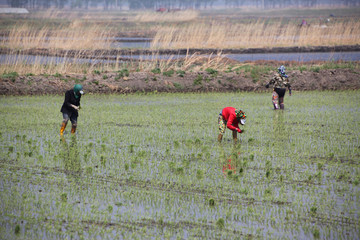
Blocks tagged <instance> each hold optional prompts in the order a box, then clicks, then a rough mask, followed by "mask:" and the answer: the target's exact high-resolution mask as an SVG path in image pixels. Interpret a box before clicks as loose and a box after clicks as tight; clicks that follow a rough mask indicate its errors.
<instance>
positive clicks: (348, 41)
mask: <svg viewBox="0 0 360 240" xmlns="http://www.w3.org/2000/svg"><path fill="white" fill-rule="evenodd" d="M359 43H360V22H359V21H355V20H353V21H350V22H347V23H343V22H336V23H333V24H328V25H327V26H326V25H322V26H320V25H311V26H305V27H300V26H299V25H295V24H293V23H289V24H286V25H282V24H281V23H280V22H278V23H275V24H266V23H265V22H264V21H263V20H258V21H257V22H255V23H252V24H229V23H221V22H220V23H219V22H210V23H192V24H190V25H187V26H185V27H181V28H178V27H177V26H175V25H173V26H170V27H169V26H164V27H161V28H160V29H159V30H158V32H157V34H156V36H155V37H154V39H153V41H152V43H151V47H152V48H153V49H161V48H162V49H164V48H175V49H176V48H219V49H225V48H259V47H289V46H322V45H325V46H333V45H355V44H359Z"/></svg>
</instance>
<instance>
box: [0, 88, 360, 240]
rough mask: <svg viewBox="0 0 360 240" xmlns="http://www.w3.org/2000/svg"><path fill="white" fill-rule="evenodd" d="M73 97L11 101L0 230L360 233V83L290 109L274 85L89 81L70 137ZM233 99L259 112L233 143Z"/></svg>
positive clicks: (299, 100)
mask: <svg viewBox="0 0 360 240" xmlns="http://www.w3.org/2000/svg"><path fill="white" fill-rule="evenodd" d="M62 101H63V99H62V96H57V95H54V96H51V95H47V96H23V97H18V96H13V97H3V98H2V101H0V120H1V121H0V129H1V135H0V141H1V147H0V152H1V154H0V156H1V157H0V165H1V167H0V174H1V176H2V177H1V179H0V186H1V191H0V199H1V201H0V209H1V211H0V216H1V219H3V221H1V222H0V228H1V231H0V238H7V239H9V238H19V237H20V238H26V237H28V236H29V237H31V238H34V239H37V238H41V237H42V236H43V233H46V234H47V236H48V237H49V238H57V237H58V236H59V235H61V236H63V237H64V238H66V237H67V238H71V237H72V236H74V235H76V236H79V238H81V236H83V237H85V236H86V237H87V238H97V237H101V238H103V239H112V238H126V239H128V238H146V237H147V236H152V237H153V238H166V237H169V238H176V237H177V236H179V235H181V236H184V238H186V237H187V238H226V239H234V238H236V237H238V236H248V237H254V238H264V236H266V237H269V238H279V237H280V238H331V237H333V238H342V237H344V236H347V238H353V239H356V238H358V237H359V233H358V227H357V226H358V215H359V209H358V206H357V205H358V204H357V199H358V195H359V177H358V176H359V173H360V169H359V167H358V161H359V154H360V152H359V151H360V150H359V149H360V148H359V139H358V136H360V134H359V129H360V128H359V122H358V120H357V119H359V117H360V116H359V112H360V111H357V110H358V108H359V104H358V103H359V102H360V101H359V92H358V91H334V92H327V91H324V92H294V95H293V96H292V97H291V98H290V97H288V98H287V99H286V104H287V105H286V109H285V111H283V112H275V111H273V110H272V109H271V103H270V101H271V97H270V98H269V94H268V93H204V94H180V93H179V94H158V93H153V94H141V93H139V94H132V95H97V94H91V95H90V94H89V95H86V96H85V97H84V99H82V107H83V109H82V112H81V113H80V116H79V119H78V131H77V134H76V138H71V137H70V134H65V135H64V138H65V141H66V142H65V143H63V142H61V141H59V140H60V137H59V136H58V132H59V129H58V128H59V121H61V114H60V113H59V108H60V106H61V103H62ZM228 104H231V105H234V106H241V107H242V108H243V109H244V110H245V111H246V113H247V116H248V121H247V122H246V125H245V126H244V127H245V128H246V132H245V133H244V134H241V135H239V144H237V145H235V146H234V145H233V144H232V141H231V140H232V139H231V137H232V136H231V133H230V132H229V131H227V132H225V135H224V142H223V144H218V142H217V139H216V136H217V131H218V129H217V124H216V120H217V115H218V110H219V109H221V108H222V107H224V106H226V105H228ZM334 112H336V113H337V114H334ZM122 113H126V114H122ZM14 116H17V117H14ZM38 116H47V118H46V121H45V123H44V119H43V118H39V117H38ZM139 116H141V117H139ZM7 119H12V121H8V120H7ZM339 122H341V124H339ZM250 139H252V140H250ZM229 158H231V165H232V168H231V169H230V170H229V171H226V172H225V173H224V172H223V167H224V164H228V163H229V162H228V159H229ZM267 173H268V175H267ZM21 221H24V222H23V223H21V224H20V222H21ZM10 223H11V224H10ZM294 223H295V224H294ZM16 224H18V225H19V228H20V229H19V231H18V233H15V230H14V227H16ZM25 229H26V230H25ZM38 229H39V230H40V231H39V230H38ZM159 229H161V230H159ZM25 234H26V236H25Z"/></svg>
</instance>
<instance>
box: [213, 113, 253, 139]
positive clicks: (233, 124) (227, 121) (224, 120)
mask: <svg viewBox="0 0 360 240" xmlns="http://www.w3.org/2000/svg"><path fill="white" fill-rule="evenodd" d="M245 121H246V114H245V112H243V111H242V110H240V109H235V108H233V107H226V108H224V109H223V110H221V112H220V115H219V118H218V123H219V136H218V141H219V142H221V140H222V137H223V135H224V133H225V129H226V127H227V128H228V129H230V130H231V131H233V139H234V143H237V133H238V132H239V133H243V132H244V130H241V129H240V128H239V123H240V124H241V125H244V124H245Z"/></svg>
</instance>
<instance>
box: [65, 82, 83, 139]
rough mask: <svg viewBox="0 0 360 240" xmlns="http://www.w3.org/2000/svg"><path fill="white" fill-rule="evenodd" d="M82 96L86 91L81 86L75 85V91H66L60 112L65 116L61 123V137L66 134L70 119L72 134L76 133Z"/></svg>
mask: <svg viewBox="0 0 360 240" xmlns="http://www.w3.org/2000/svg"><path fill="white" fill-rule="evenodd" d="M82 94H84V91H83V87H82V86H81V85H80V84H75V86H74V88H73V89H71V90H68V91H66V93H65V100H64V103H63V105H62V107H61V110H60V112H62V114H63V121H62V123H61V129H60V135H61V136H62V135H63V134H64V130H65V128H66V125H67V123H68V121H69V119H70V121H71V133H75V131H76V126H77V118H78V116H79V113H78V111H79V109H80V99H81V95H82Z"/></svg>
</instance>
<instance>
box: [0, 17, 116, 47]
mask: <svg viewBox="0 0 360 240" xmlns="http://www.w3.org/2000/svg"><path fill="white" fill-rule="evenodd" d="M110 34H111V30H110V29H109V28H106V27H100V26H98V25H92V26H91V27H85V26H83V24H82V22H81V21H79V20H74V21H73V22H72V23H71V24H70V25H68V26H58V27H57V28H56V29H55V30H54V29H52V30H49V28H48V27H43V28H41V29H40V30H38V29H36V27H34V26H31V25H30V24H27V23H25V24H22V25H16V26H14V27H13V28H12V29H11V30H10V33H9V39H8V40H6V39H4V40H3V41H2V42H1V45H2V46H5V47H8V48H12V49H16V48H17V49H30V48H50V49H67V50H70V49H109V48H110V45H111V40H110V39H109V38H108V36H110Z"/></svg>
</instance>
